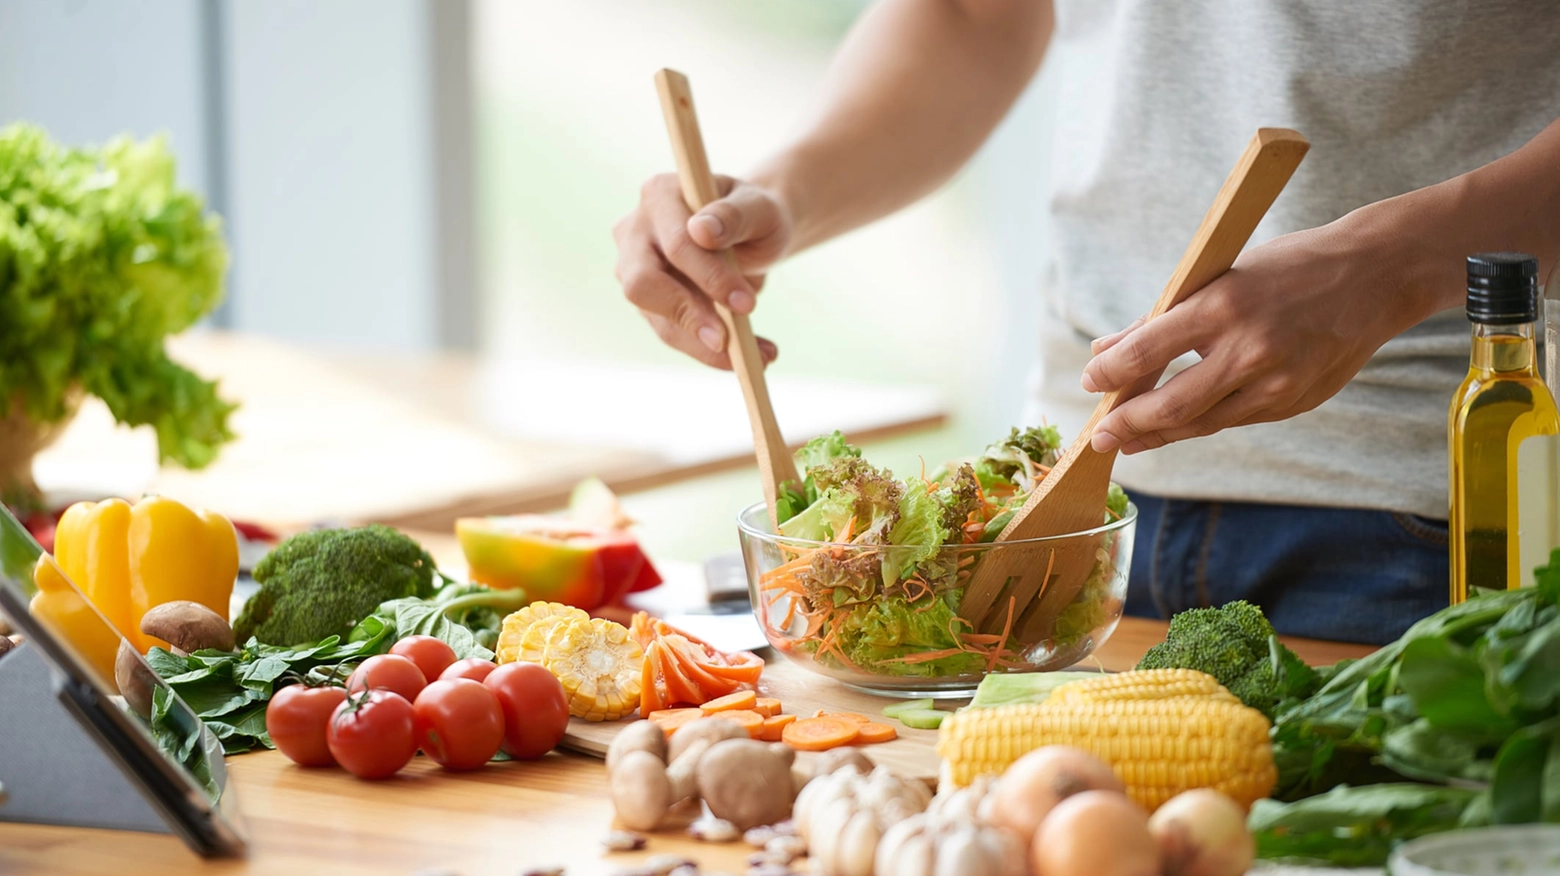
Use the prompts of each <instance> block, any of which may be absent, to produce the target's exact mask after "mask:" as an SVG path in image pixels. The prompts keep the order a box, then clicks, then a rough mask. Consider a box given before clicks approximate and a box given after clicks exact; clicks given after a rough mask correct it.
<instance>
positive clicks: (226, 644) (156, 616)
mask: <svg viewBox="0 0 1560 876" xmlns="http://www.w3.org/2000/svg"><path fill="white" fill-rule="evenodd" d="M141 632H143V633H145V634H146V635H148V636H153V637H155V638H158V639H162V640H163V641H164V642H167V643H168V644H170V645H172V646H173V649H174V653H176V654H180V655H181V656H182V655H184V654H189V653H192V652H195V651H203V650H206V649H208V648H210V649H213V650H217V651H231V650H233V646H234V644H235V643H234V641H233V628H232V627H231V626H229V625H228V622H227V621H226V620H224V619H223V618H222V615H220V614H217V613H216V612H214V611H212V610H211V609H209V608H207V607H206V606H204V605H201V604H200V603H198V602H191V601H189V600H187V599H177V600H174V601H173V602H164V603H163V604H162V605H158V606H155V607H153V608H152V609H151V610H150V611H148V612H147V613H146V614H145V615H143V616H142V617H141Z"/></svg>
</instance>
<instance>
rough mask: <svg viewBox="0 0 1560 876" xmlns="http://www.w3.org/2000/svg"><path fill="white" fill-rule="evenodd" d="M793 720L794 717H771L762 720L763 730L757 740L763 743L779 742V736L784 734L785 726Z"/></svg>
mask: <svg viewBox="0 0 1560 876" xmlns="http://www.w3.org/2000/svg"><path fill="white" fill-rule="evenodd" d="M795 720H796V716H795V715H771V716H770V717H768V718H765V719H764V729H763V730H762V731H760V733H759V735H758V738H759V739H762V740H764V741H765V742H780V741H781V739H780V734H781V733H783V732H785V728H786V725H788V724H790V723H791V722H792V721H795Z"/></svg>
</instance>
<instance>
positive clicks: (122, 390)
mask: <svg viewBox="0 0 1560 876" xmlns="http://www.w3.org/2000/svg"><path fill="white" fill-rule="evenodd" d="M227 259H228V254H227V247H226V246H225V245H224V244H223V242H222V233H221V221H220V220H219V219H218V218H217V217H216V216H215V215H213V214H211V213H208V212H206V210H205V205H204V204H203V203H202V201H201V199H200V197H199V196H198V195H196V194H195V193H194V192H192V191H190V190H188V189H185V188H182V187H180V186H179V185H178V183H177V181H176V179H175V176H174V160H173V156H172V154H171V153H169V151H168V147H167V143H166V142H165V141H164V140H162V139H161V138H157V139H152V140H147V141H144V142H140V143H137V142H135V141H133V140H131V139H129V138H125V137H121V138H118V139H115V140H111V141H109V142H108V143H106V144H105V145H103V146H102V147H101V148H98V149H69V148H65V147H62V146H60V145H59V144H57V143H55V142H54V141H53V140H51V139H50V138H49V136H48V134H46V133H45V132H44V131H43V130H42V129H40V128H38V127H37V126H34V125H29V124H24V123H19V124H13V125H10V126H8V127H6V128H4V129H3V130H0V418H4V417H6V416H8V415H9V414H11V413H12V411H13V410H19V411H21V412H22V413H25V414H26V416H27V417H28V418H29V419H31V420H33V421H35V422H38V423H55V422H58V421H60V420H61V419H63V418H64V417H65V416H67V415H68V414H69V412H70V411H71V409H72V407H73V405H74V403H75V401H76V399H77V398H78V397H79V393H80V392H82V391H85V392H86V393H90V394H92V395H95V396H97V397H98V398H101V399H102V400H103V401H104V402H106V403H107V405H108V408H109V410H110V411H112V412H113V414H114V418H115V419H116V420H118V421H119V422H121V423H124V424H126V425H131V426H139V425H144V424H150V425H151V426H153V427H154V428H155V429H156V430H157V448H158V455H159V456H160V458H161V459H162V460H163V461H165V462H166V461H172V462H176V463H178V464H180V465H184V466H189V467H192V468H198V467H200V466H203V465H205V464H207V463H209V462H211V461H212V459H214V458H215V457H216V454H217V450H218V449H219V448H220V447H221V446H222V444H223V443H225V442H227V441H228V440H230V439H231V438H232V437H233V436H232V434H231V433H230V432H229V430H228V415H229V414H230V413H231V412H232V410H233V407H234V406H233V405H232V404H230V403H228V402H226V401H224V400H222V399H221V398H220V397H218V395H217V391H216V384H215V383H213V382H211V381H207V380H203V379H201V378H200V377H198V376H196V375H195V374H193V373H191V372H190V371H188V370H186V369H185V368H183V367H181V366H180V365H178V364H176V363H174V362H173V361H172V360H171V359H169V358H168V355H167V353H165V352H164V350H163V339H164V338H165V337H166V336H168V335H171V334H177V333H179V332H181V331H183V330H184V329H187V328H189V327H190V326H192V325H194V324H195V323H196V322H197V321H198V320H199V319H200V318H201V317H203V316H205V315H206V314H207V313H210V312H211V310H212V309H213V308H215V307H216V305H217V303H218V302H219V301H220V300H221V299H222V294H223V287H222V277H223V274H224V272H225V271H226V269H227ZM6 486H7V485H4V484H0V489H3V488H5V487H6ZM19 488H20V487H19Z"/></svg>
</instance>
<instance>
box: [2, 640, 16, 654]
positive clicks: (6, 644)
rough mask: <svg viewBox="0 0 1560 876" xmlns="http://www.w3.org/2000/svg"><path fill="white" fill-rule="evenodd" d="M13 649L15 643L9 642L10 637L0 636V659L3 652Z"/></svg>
mask: <svg viewBox="0 0 1560 876" xmlns="http://www.w3.org/2000/svg"><path fill="white" fill-rule="evenodd" d="M14 647H16V643H15V642H13V641H11V637H10V636H3V635H0V657H3V656H5V652H7V651H9V650H11V649H12V648H14Z"/></svg>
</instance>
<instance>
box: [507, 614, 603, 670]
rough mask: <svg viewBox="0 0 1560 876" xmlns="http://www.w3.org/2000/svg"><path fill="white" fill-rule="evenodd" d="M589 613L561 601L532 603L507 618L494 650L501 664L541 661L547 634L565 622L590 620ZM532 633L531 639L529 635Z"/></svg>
mask: <svg viewBox="0 0 1560 876" xmlns="http://www.w3.org/2000/svg"><path fill="white" fill-rule="evenodd" d="M589 619H590V615H589V614H586V613H585V612H584V611H582V610H581V609H578V608H575V607H574V606H572V605H564V604H563V603H561V602H533V603H531V604H530V605H527V606H526V607H525V608H522V609H520V610H519V611H517V612H514V613H513V614H510V615H509V616H508V617H506V618H504V626H503V629H501V630H500V631H499V633H498V644H497V646H496V647H495V648H494V649H493V653H494V655H495V656H496V658H497V660H498V662H499V663H500V664H503V663H514V662H517V661H521V660H523V661H526V662H529V663H541V662H542V658H543V657H544V656H545V645H546V642H547V634H548V633H550V632H552V629H553V627H554V626H556V625H558V624H561V623H564V622H566V621H574V620H589ZM528 636H529V638H528Z"/></svg>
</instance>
